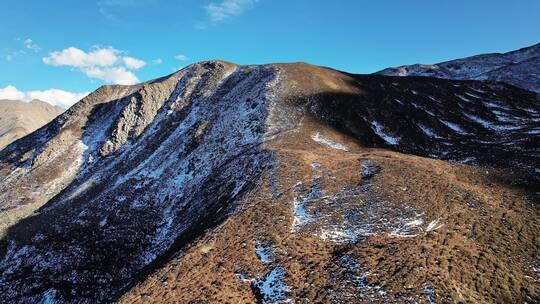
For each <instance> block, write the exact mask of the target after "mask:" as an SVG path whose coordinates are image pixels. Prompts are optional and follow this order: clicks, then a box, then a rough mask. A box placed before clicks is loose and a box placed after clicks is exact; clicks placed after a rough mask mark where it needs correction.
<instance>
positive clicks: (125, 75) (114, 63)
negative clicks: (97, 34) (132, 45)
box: [43, 47, 146, 85]
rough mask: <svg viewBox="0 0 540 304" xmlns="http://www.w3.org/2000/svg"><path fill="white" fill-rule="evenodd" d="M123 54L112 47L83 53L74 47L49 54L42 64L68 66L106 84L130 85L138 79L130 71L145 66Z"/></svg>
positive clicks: (141, 61)
mask: <svg viewBox="0 0 540 304" xmlns="http://www.w3.org/2000/svg"><path fill="white" fill-rule="evenodd" d="M122 53H123V52H122V51H120V50H117V49H114V48H112V47H108V48H94V49H93V50H92V51H90V52H85V51H83V50H81V49H78V48H76V47H69V48H67V49H64V50H61V51H55V52H51V53H49V55H48V56H46V57H44V58H43V62H44V63H45V64H48V65H52V66H69V67H73V68H76V69H78V70H79V71H81V72H83V73H84V74H85V75H86V76H88V77H90V78H96V79H100V80H103V81H105V82H107V83H113V84H124V85H130V84H135V83H137V82H139V79H138V78H137V76H135V74H133V72H131V71H130V70H138V69H140V68H142V67H143V66H145V65H146V62H144V61H143V60H140V59H137V58H134V57H129V56H121V54H122Z"/></svg>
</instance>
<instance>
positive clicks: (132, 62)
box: [122, 56, 146, 70]
mask: <svg viewBox="0 0 540 304" xmlns="http://www.w3.org/2000/svg"><path fill="white" fill-rule="evenodd" d="M122 60H123V61H124V64H125V65H126V67H128V68H130V69H133V70H138V69H140V68H142V67H143V66H145V65H146V62H144V61H142V60H140V59H137V58H133V57H127V56H126V57H122Z"/></svg>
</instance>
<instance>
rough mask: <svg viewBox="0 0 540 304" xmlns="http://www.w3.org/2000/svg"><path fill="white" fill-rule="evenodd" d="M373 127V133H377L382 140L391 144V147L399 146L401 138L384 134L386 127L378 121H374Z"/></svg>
mask: <svg viewBox="0 0 540 304" xmlns="http://www.w3.org/2000/svg"><path fill="white" fill-rule="evenodd" d="M371 126H372V129H373V132H375V133H376V134H377V135H379V137H380V138H382V139H383V140H384V141H385V142H386V143H387V144H389V145H397V144H398V143H399V141H400V139H401V138H399V137H396V136H392V135H389V134H387V133H385V132H384V127H383V126H382V125H381V124H380V123H378V122H376V121H372V122H371Z"/></svg>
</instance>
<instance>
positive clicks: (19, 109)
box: [0, 100, 64, 150]
mask: <svg viewBox="0 0 540 304" xmlns="http://www.w3.org/2000/svg"><path fill="white" fill-rule="evenodd" d="M62 112H64V109H62V108H60V107H56V106H52V105H50V104H48V103H46V102H43V101H40V100H32V101H30V102H24V101H19V100H0V150H2V149H3V148H4V147H5V146H7V145H8V144H10V143H11V142H13V141H15V140H17V139H19V138H21V137H23V136H25V135H26V134H29V133H31V132H33V131H35V130H37V129H38V128H41V127H42V126H44V125H45V124H46V123H48V122H50V121H51V120H53V118H55V117H56V116H58V115H60V114H61V113H62Z"/></svg>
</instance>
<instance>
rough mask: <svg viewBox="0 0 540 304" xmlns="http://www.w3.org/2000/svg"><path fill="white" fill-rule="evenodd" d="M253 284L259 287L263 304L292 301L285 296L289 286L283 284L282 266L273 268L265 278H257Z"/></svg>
mask: <svg viewBox="0 0 540 304" xmlns="http://www.w3.org/2000/svg"><path fill="white" fill-rule="evenodd" d="M253 285H254V286H255V287H257V288H259V290H260V292H261V295H262V303H264V304H277V303H293V301H292V300H291V299H288V297H287V294H288V293H289V291H290V288H289V287H288V286H287V284H285V271H284V270H283V269H282V268H279V267H278V268H275V269H274V270H272V271H271V272H270V273H269V274H268V275H267V276H266V277H265V278H263V279H261V280H257V281H256V282H255V283H254V284H253Z"/></svg>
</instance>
